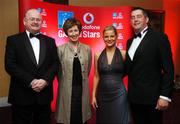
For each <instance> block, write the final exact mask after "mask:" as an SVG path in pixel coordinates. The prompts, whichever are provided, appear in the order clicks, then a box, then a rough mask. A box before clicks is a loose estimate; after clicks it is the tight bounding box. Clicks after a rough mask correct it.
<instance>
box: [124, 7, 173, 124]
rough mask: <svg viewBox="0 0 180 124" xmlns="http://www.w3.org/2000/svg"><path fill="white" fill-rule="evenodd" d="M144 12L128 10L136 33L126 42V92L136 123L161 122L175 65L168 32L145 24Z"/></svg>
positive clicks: (146, 22) (146, 20)
mask: <svg viewBox="0 0 180 124" xmlns="http://www.w3.org/2000/svg"><path fill="white" fill-rule="evenodd" d="M148 22H149V18H148V15H147V12H146V11H145V10H144V9H143V8H140V7H137V8H134V9H133V10H132V12H131V24H132V27H133V29H134V32H135V37H133V38H131V39H129V40H128V42H127V53H126V69H127V74H128V80H129V84H128V96H129V100H130V107H131V111H132V116H133V121H134V123H135V124H161V123H162V111H163V110H165V109H167V108H168V106H169V102H170V101H171V98H170V97H171V91H172V85H173V79H174V67H173V60H172V53H171V48H170V43H169V40H168V38H167V35H165V34H164V33H157V32H154V31H153V30H152V29H150V28H148Z"/></svg>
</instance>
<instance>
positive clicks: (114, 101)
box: [96, 48, 130, 124]
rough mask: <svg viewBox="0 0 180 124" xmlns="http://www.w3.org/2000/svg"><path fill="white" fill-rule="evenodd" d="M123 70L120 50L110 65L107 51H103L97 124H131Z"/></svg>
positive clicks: (99, 61)
mask: <svg viewBox="0 0 180 124" xmlns="http://www.w3.org/2000/svg"><path fill="white" fill-rule="evenodd" d="M123 68H124V67H123V58H122V55H121V52H120V51H119V49H118V48H116V50H115V52H114V55H113V59H112V62H111V64H110V65H108V61H107V55H106V50H103V51H102V53H101V55H100V56H99V59H98V71H99V75H100V80H99V84H98V89H97V104H98V108H97V111H96V122H97V124H128V123H129V120H130V119H129V105H128V101H127V92H126V89H125V87H124V84H123V81H122V76H123Z"/></svg>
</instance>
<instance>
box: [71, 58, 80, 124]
mask: <svg viewBox="0 0 180 124" xmlns="http://www.w3.org/2000/svg"><path fill="white" fill-rule="evenodd" d="M70 117H71V118H70V123H71V124H82V123H83V121H82V73H81V64H80V61H79V58H78V57H77V56H75V57H74V61H73V81H72V97H71V114H70Z"/></svg>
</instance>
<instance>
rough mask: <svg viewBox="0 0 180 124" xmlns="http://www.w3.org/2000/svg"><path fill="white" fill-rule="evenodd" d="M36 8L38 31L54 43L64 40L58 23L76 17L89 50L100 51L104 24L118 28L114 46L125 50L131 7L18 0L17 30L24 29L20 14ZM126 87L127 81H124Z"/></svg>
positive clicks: (61, 42) (55, 85) (128, 34)
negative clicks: (87, 5)
mask: <svg viewBox="0 0 180 124" xmlns="http://www.w3.org/2000/svg"><path fill="white" fill-rule="evenodd" d="M30 8H36V9H37V10H38V11H39V12H40V13H41V15H42V17H43V26H42V29H41V33H43V34H45V35H48V36H51V37H53V38H54V39H55V40H56V45H57V46H58V45H61V44H63V43H65V42H67V37H66V36H65V34H64V32H63V30H62V25H63V22H64V20H65V19H67V18H68V17H76V18H77V19H79V20H80V21H81V22H82V25H83V30H82V34H81V38H80V41H81V42H83V43H85V44H88V45H89V46H90V47H91V48H92V52H93V55H94V52H97V51H100V50H102V49H103V48H104V43H103V40H102V31H103V29H104V27H105V26H107V25H112V24H113V25H114V26H115V27H116V28H117V31H118V40H117V46H118V47H119V48H120V49H126V41H127V39H128V38H129V37H131V35H132V29H131V26H130V11H131V9H132V8H131V7H126V6H119V7H77V6H65V5H57V4H50V3H46V2H41V1H38V0H19V20H20V21H19V29H20V32H22V31H24V25H23V17H24V14H25V12H26V10H27V9H30ZM93 66H94V65H93V60H92V69H91V73H90V77H89V81H90V93H91V91H92V78H93V72H94V68H93ZM57 85H58V83H57V80H56V79H55V81H54V100H53V102H52V110H53V111H54V110H55V101H56V91H57ZM125 85H126V86H127V83H125Z"/></svg>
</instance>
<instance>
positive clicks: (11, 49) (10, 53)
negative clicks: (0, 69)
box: [5, 37, 34, 87]
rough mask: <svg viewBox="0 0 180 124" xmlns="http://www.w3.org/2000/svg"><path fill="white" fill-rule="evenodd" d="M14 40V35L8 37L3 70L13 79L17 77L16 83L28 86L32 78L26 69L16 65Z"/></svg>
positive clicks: (15, 39)
mask: <svg viewBox="0 0 180 124" xmlns="http://www.w3.org/2000/svg"><path fill="white" fill-rule="evenodd" d="M16 41H17V38H15V37H8V38H7V43H6V51H5V70H6V71H7V72H8V74H9V75H10V76H11V78H13V79H17V80H18V81H16V83H21V85H23V86H25V87H29V85H30V83H31V81H32V80H33V79H34V77H33V76H32V75H30V74H29V73H28V72H27V71H25V70H24V69H23V68H21V67H20V66H19V65H18V61H19V60H17V55H16V50H17V48H16V44H15V43H16Z"/></svg>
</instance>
